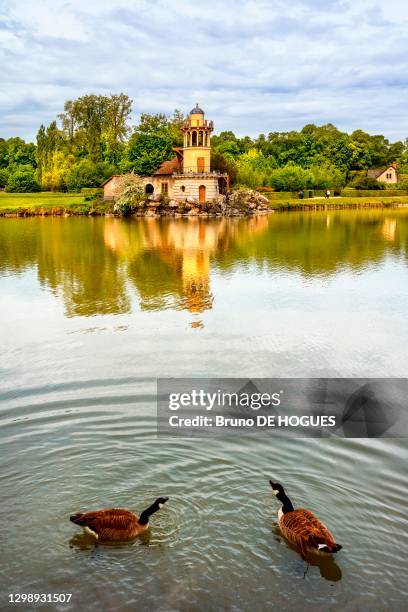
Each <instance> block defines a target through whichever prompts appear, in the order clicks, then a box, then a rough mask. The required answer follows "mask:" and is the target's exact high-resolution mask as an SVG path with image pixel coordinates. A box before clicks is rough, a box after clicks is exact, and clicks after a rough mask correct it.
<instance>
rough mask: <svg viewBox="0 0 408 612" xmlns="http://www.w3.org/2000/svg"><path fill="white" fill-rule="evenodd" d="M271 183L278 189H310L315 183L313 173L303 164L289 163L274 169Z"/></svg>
mask: <svg viewBox="0 0 408 612" xmlns="http://www.w3.org/2000/svg"><path fill="white" fill-rule="evenodd" d="M270 183H271V185H272V187H274V188H275V189H276V190H277V191H298V190H299V189H309V188H311V187H312V185H313V174H312V173H311V172H310V170H305V169H304V168H302V167H301V166H296V165H295V164H287V165H286V166H284V167H283V168H278V169H277V170H274V171H273V173H272V176H271V178H270Z"/></svg>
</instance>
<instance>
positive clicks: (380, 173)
mask: <svg viewBox="0 0 408 612" xmlns="http://www.w3.org/2000/svg"><path fill="white" fill-rule="evenodd" d="M367 176H369V177H370V178H374V179H376V180H377V181H379V182H380V183H391V184H392V183H398V172H397V168H396V166H394V164H391V166H388V167H387V168H372V169H371V170H367Z"/></svg>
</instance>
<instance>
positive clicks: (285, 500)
mask: <svg viewBox="0 0 408 612" xmlns="http://www.w3.org/2000/svg"><path fill="white" fill-rule="evenodd" d="M276 497H277V498H278V499H279V501H280V502H281V503H282V512H283V514H286V513H287V512H292V511H293V510H294V508H293V504H292V502H291V501H290V499H289V497H288V496H287V495H286V493H285V491H282V492H281V493H278V495H277V496H276Z"/></svg>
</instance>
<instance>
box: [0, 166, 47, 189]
mask: <svg viewBox="0 0 408 612" xmlns="http://www.w3.org/2000/svg"><path fill="white" fill-rule="evenodd" d="M6 191H8V192H10V193H34V192H36V191H41V187H40V185H39V183H38V182H37V181H36V179H35V176H34V169H32V170H17V171H16V172H13V173H12V174H10V176H9V177H8V179H7V183H6Z"/></svg>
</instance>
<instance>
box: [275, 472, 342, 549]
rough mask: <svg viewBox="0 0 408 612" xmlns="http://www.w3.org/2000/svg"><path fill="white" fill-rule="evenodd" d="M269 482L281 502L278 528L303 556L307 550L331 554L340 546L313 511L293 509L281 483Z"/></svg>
mask: <svg viewBox="0 0 408 612" xmlns="http://www.w3.org/2000/svg"><path fill="white" fill-rule="evenodd" d="M269 483H270V485H271V487H272V491H273V493H274V495H276V497H277V498H278V499H279V501H280V502H281V503H282V507H281V508H280V509H279V512H278V522H279V527H280V530H281V532H282V534H283V535H284V537H285V538H286V539H287V540H288V541H289V542H290V543H291V544H293V545H294V546H297V547H298V548H299V549H300V551H301V553H302V556H303V557H304V556H305V555H306V553H307V552H312V553H318V554H319V553H329V554H332V553H336V552H338V551H339V550H340V549H341V548H342V546H341V545H340V544H337V543H336V541H335V539H334V538H333V536H332V534H331V533H330V531H329V530H328V529H327V527H326V525H324V524H323V523H322V522H321V521H320V520H319V519H318V518H317V517H316V516H315V515H314V514H313V512H310V510H306V509H305V508H298V509H297V510H295V509H294V508H293V505H292V502H291V501H290V499H289V497H288V496H287V495H286V493H285V490H284V488H283V487H282V485H281V484H279V483H277V482H272V480H270V481H269Z"/></svg>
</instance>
